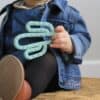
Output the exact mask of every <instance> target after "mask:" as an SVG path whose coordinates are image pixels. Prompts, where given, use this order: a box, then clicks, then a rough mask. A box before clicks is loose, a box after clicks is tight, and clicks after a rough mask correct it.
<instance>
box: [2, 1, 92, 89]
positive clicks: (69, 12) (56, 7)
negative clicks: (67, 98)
mask: <svg viewBox="0 0 100 100" xmlns="http://www.w3.org/2000/svg"><path fill="white" fill-rule="evenodd" d="M11 8H12V7H11V5H7V6H6V7H5V8H4V9H3V10H2V11H1V14H2V13H3V12H5V11H6V13H7V15H6V17H5V18H4V20H3V21H2V24H1V29H0V30H1V31H0V58H2V57H3V56H4V47H5V46H4V45H3V44H4V41H5V35H4V34H3V31H4V27H5V25H6V23H7V22H9V20H7V19H8V15H9V14H10V9H11ZM31 10H32V9H31ZM31 10H30V12H32V11H31ZM23 14H24V13H23ZM23 14H22V15H23ZM18 16H20V15H19V14H18ZM32 16H33V15H32ZM10 17H11V19H13V18H14V15H13V16H10ZM39 18H40V19H39ZM23 19H24V16H23ZM30 19H31V18H30ZM24 20H25V19H24ZM28 20H29V19H28ZM28 20H27V21H28ZM31 20H32V19H31ZM36 20H40V21H48V22H50V23H52V24H53V25H54V27H56V26H57V25H63V26H64V27H65V29H66V30H67V31H68V32H69V34H70V37H71V40H72V43H73V46H74V53H73V54H67V53H61V54H59V52H56V50H55V49H51V50H52V52H53V53H54V55H55V56H56V59H57V63H58V76H59V86H60V87H61V88H63V89H67V90H68V89H71V90H72V89H79V88H80V82H81V73H80V69H79V66H78V64H81V63H82V58H83V56H84V54H85V53H86V51H87V49H88V48H89V46H90V43H91V37H90V35H89V33H88V30H87V27H86V25H85V22H84V20H83V18H82V16H81V15H80V13H79V11H77V10H76V9H75V8H73V7H71V6H69V5H68V3H67V1H66V0H51V1H50V2H49V3H48V4H45V7H44V10H43V13H42V14H41V16H38V17H37V19H36ZM12 27H14V29H15V30H17V29H16V27H17V25H16V23H14V24H13V25H12ZM21 28H23V29H24V27H21ZM15 32H16V31H15ZM8 33H9V32H8ZM13 36H14V34H12V37H13ZM12 37H9V36H8V38H7V39H6V42H5V43H6V44H7V46H8V48H7V51H8V52H9V53H11V54H13V55H15V56H17V57H18V58H19V59H20V60H21V61H22V63H24V62H25V59H24V57H23V55H22V51H16V50H15V51H14V50H13V48H12V50H10V51H9V45H10V44H11V43H12V39H13V38H12ZM44 39H46V37H44Z"/></svg>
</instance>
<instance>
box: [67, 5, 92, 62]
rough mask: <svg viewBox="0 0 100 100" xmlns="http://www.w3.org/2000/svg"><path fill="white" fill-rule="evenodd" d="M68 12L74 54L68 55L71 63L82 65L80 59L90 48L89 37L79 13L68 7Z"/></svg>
mask: <svg viewBox="0 0 100 100" xmlns="http://www.w3.org/2000/svg"><path fill="white" fill-rule="evenodd" d="M69 11H70V12H69V19H68V20H70V21H71V22H72V24H73V29H72V31H71V33H70V34H71V35H70V36H71V39H72V43H73V46H74V53H73V54H72V55H70V56H71V63H75V64H80V63H82V57H83V56H84V54H85V53H86V51H87V49H88V48H89V46H90V43H91V37H90V34H89V32H88V30H87V27H86V24H85V22H84V20H83V18H82V16H81V15H80V13H79V12H78V11H77V10H76V9H75V8H73V7H70V6H69Z"/></svg>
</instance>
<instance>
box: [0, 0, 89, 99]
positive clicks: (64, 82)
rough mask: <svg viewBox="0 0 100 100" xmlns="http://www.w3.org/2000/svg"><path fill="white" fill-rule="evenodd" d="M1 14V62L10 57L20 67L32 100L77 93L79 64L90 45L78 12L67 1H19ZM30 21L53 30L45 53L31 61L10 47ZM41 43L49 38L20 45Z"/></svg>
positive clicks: (30, 40) (24, 41) (86, 31)
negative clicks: (48, 94)
mask: <svg viewBox="0 0 100 100" xmlns="http://www.w3.org/2000/svg"><path fill="white" fill-rule="evenodd" d="M4 12H7V15H6V18H4V20H3V21H2V24H1V26H2V27H1V31H0V58H3V57H4V56H7V55H12V56H13V57H15V58H16V59H17V60H19V61H20V62H21V63H22V64H23V68H24V71H25V80H26V81H27V84H28V85H30V87H31V89H32V91H31V92H32V96H31V97H35V96H37V95H38V94H40V93H43V92H50V91H55V90H59V89H64V90H75V89H79V88H80V81H81V76H80V70H79V67H78V64H81V63H82V58H83V56H84V54H85V53H86V51H87V49H88V48H89V46H90V43H91V37H90V35H89V33H88V30H87V27H86V25H85V22H84V20H83V18H82V16H81V15H80V13H79V11H77V10H76V9H75V8H73V7H71V6H69V5H68V1H67V0H20V1H16V2H14V3H12V4H9V5H7V6H6V7H5V8H4V9H3V10H2V11H1V14H3V13H4ZM29 21H38V22H48V23H51V24H52V25H53V26H54V28H55V34H54V35H53V36H52V37H51V44H50V45H48V49H47V52H46V53H45V54H44V55H43V56H41V57H38V58H36V59H32V60H27V59H25V57H24V54H23V52H24V50H18V49H16V48H15V46H14V43H13V42H14V39H15V37H16V36H18V35H19V34H22V33H27V30H26V28H25V25H26V24H27V23H28V22H29ZM32 28H33V29H34V28H36V27H34V26H33V27H32ZM44 40H48V38H47V37H46V36H45V37H44V36H43V37H35V38H25V39H23V40H21V41H20V43H21V44H23V45H24V44H30V43H37V42H40V41H44ZM12 56H10V57H12ZM12 65H13V64H12ZM0 66H1V65H0ZM2 66H3V65H2ZM15 67H16V66H15ZM19 67H20V66H19ZM1 70H2V69H1ZM20 98H21V97H20ZM29 98H30V97H29ZM21 100H22V99H21Z"/></svg>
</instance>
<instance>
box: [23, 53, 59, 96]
mask: <svg viewBox="0 0 100 100" xmlns="http://www.w3.org/2000/svg"><path fill="white" fill-rule="evenodd" d="M25 72H26V73H25V75H26V80H28V82H29V83H30V85H31V87H32V97H35V96H37V95H38V94H40V93H42V92H44V91H45V90H46V88H47V86H48V85H49V83H50V82H51V80H52V78H53V77H54V76H55V74H56V72H57V63H56V58H55V56H54V55H53V54H52V53H51V52H48V53H46V54H45V55H44V56H42V57H40V58H37V59H34V60H33V61H30V62H29V63H27V65H26V66H25Z"/></svg>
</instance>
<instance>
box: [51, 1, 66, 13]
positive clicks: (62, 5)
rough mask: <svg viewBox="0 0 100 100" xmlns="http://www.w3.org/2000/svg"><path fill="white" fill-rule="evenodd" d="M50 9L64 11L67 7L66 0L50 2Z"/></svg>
mask: <svg viewBox="0 0 100 100" xmlns="http://www.w3.org/2000/svg"><path fill="white" fill-rule="evenodd" d="M49 5H50V7H54V6H56V7H57V8H58V10H60V11H64V10H65V7H66V6H67V0H51V2H50V3H49Z"/></svg>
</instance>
